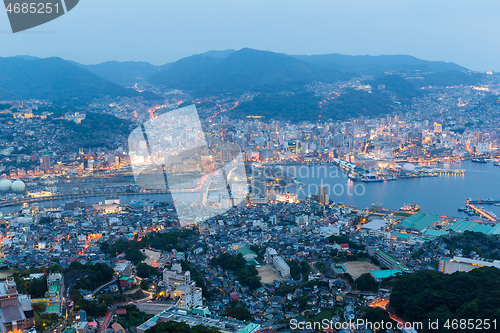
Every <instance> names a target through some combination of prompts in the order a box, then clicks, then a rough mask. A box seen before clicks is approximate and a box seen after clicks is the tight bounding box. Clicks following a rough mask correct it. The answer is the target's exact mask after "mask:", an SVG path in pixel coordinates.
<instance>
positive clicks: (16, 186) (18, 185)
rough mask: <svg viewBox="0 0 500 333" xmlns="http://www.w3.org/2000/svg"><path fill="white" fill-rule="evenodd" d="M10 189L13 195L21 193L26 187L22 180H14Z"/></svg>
mask: <svg viewBox="0 0 500 333" xmlns="http://www.w3.org/2000/svg"><path fill="white" fill-rule="evenodd" d="M10 189H11V191H12V192H14V193H23V192H24V191H25V190H26V185H25V184H24V182H23V181H22V180H16V181H15V182H13V183H12V185H11V186H10Z"/></svg>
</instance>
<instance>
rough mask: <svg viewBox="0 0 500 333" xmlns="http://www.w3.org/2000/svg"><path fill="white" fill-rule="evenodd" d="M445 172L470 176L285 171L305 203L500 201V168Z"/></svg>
mask: <svg viewBox="0 0 500 333" xmlns="http://www.w3.org/2000/svg"><path fill="white" fill-rule="evenodd" d="M439 167H442V168H444V169H463V170H466V172H465V174H464V175H442V176H437V177H423V178H413V179H399V180H395V181H385V182H378V183H363V182H352V181H350V180H349V179H347V176H346V175H345V174H343V173H342V172H340V171H339V170H338V168H337V167H335V166H323V165H322V166H317V165H316V166H305V165H302V166H299V165H297V166H283V168H285V169H286V170H287V171H288V172H289V173H290V174H292V175H295V176H296V177H298V178H299V179H300V180H301V181H302V182H303V183H304V184H305V185H306V186H305V187H303V188H302V189H298V188H289V189H287V191H289V192H291V193H297V192H298V193H299V198H300V199H304V198H305V197H306V196H307V195H308V194H317V193H318V186H319V185H321V184H328V185H329V186H330V191H329V192H330V199H331V200H333V201H335V202H337V203H339V202H342V203H345V204H348V205H354V206H358V207H360V208H365V207H369V206H370V205H371V204H372V203H375V202H377V201H378V202H380V203H382V204H383V206H384V207H385V208H389V209H399V208H400V207H402V206H403V205H404V204H410V203H412V202H413V201H415V202H416V203H417V204H418V205H419V206H420V207H421V210H420V211H421V212H422V213H428V214H437V215H447V216H455V217H466V216H468V215H466V214H464V213H461V212H458V211H457V209H458V208H460V207H464V206H465V204H464V203H465V200H467V199H469V198H470V199H473V200H478V199H483V200H484V199H488V198H490V197H491V198H493V199H495V200H500V168H499V167H495V166H493V164H491V163H486V164H480V163H472V162H470V161H465V162H463V163H461V164H453V165H440V166H439ZM105 198H106V196H96V197H88V198H80V200H84V201H85V202H86V204H87V205H91V204H97V203H99V202H104V200H105ZM120 199H121V200H120V202H121V203H130V202H132V201H134V200H136V201H138V200H142V201H145V200H148V199H149V200H155V201H157V202H171V197H170V196H169V195H167V194H144V195H122V196H120ZM71 200H72V199H70V200H68V199H61V200H47V201H42V202H39V203H38V205H39V207H41V208H49V207H59V206H61V205H63V204H64V203H66V202H67V201H71ZM484 207H485V208H486V209H487V210H490V211H492V212H494V213H495V214H496V215H497V216H499V217H500V207H499V206H493V205H485V206H484ZM19 209H20V206H12V207H4V208H1V209H0V211H1V212H2V213H4V214H6V213H11V212H15V211H18V210H19Z"/></svg>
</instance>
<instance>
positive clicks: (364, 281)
mask: <svg viewBox="0 0 500 333" xmlns="http://www.w3.org/2000/svg"><path fill="white" fill-rule="evenodd" d="M354 284H355V285H356V288H357V289H358V290H367V291H374V290H378V288H379V287H380V285H379V283H378V282H377V281H375V279H374V278H373V277H372V276H371V274H370V273H364V274H361V276H360V277H359V278H357V279H356V280H355V281H354Z"/></svg>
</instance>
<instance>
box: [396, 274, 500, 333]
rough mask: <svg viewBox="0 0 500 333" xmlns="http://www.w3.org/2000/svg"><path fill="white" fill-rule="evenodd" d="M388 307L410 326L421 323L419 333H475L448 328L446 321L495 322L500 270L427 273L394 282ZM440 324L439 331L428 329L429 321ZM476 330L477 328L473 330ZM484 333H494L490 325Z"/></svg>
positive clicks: (499, 297) (499, 289) (406, 276)
mask: <svg viewBox="0 0 500 333" xmlns="http://www.w3.org/2000/svg"><path fill="white" fill-rule="evenodd" d="M389 283H392V285H393V289H392V292H391V297H390V306H391V307H392V308H393V309H394V310H395V311H396V314H397V315H398V316H401V317H402V318H403V319H404V320H406V321H410V322H422V323H424V325H423V330H419V332H420V331H421V332H476V330H475V329H469V330H468V329H466V328H467V327H465V329H464V328H463V327H462V328H460V329H458V328H459V327H454V328H452V327H450V328H449V329H446V327H445V323H446V321H447V320H453V319H455V320H460V319H465V320H468V319H471V320H473V321H474V323H475V322H476V320H478V319H483V320H484V319H489V320H490V321H492V320H493V319H492V318H498V316H499V315H500V310H499V309H500V270H499V269H497V268H493V267H488V268H477V269H474V270H472V271H470V272H468V273H464V272H457V273H454V274H443V273H440V272H434V271H429V270H424V271H418V272H416V273H414V274H409V275H403V276H401V277H398V278H395V279H393V280H391V281H389ZM435 320H439V330H431V329H429V327H427V323H428V322H429V321H435ZM474 327H476V328H477V327H478V326H474ZM483 328H484V331H486V332H496V331H497V327H493V325H492V324H491V323H490V327H489V329H488V328H487V327H486V326H485V327H483Z"/></svg>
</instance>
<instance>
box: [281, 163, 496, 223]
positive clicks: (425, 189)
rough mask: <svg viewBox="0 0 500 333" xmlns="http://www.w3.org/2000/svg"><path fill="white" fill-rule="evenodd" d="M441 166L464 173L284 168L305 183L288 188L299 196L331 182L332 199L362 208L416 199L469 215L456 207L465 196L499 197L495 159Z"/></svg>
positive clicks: (433, 210)
mask: <svg viewBox="0 0 500 333" xmlns="http://www.w3.org/2000/svg"><path fill="white" fill-rule="evenodd" d="M439 167H440V168H443V169H463V170H465V174H463V175H442V176H437V177H422V178H412V179H399V180H395V181H385V182H376V183H364V182H352V181H350V180H349V179H347V177H346V175H345V174H343V173H341V172H340V171H338V172H337V167H335V166H284V167H283V168H285V169H286V170H288V172H290V173H292V174H294V173H295V174H296V175H297V177H298V178H300V180H301V181H302V182H303V183H304V184H305V185H306V186H305V187H304V188H302V190H299V189H297V188H291V189H288V190H287V191H289V192H292V193H297V192H298V193H299V198H300V199H303V198H305V197H306V196H307V195H308V194H317V193H318V192H317V186H318V185H320V184H328V185H329V186H330V189H329V192H330V199H331V200H333V201H335V202H337V203H339V202H342V203H345V204H348V205H354V206H358V207H360V208H365V207H368V206H370V205H371V204H372V203H375V202H377V201H378V202H379V203H382V204H383V206H384V207H385V208H389V209H399V208H400V207H402V206H403V205H404V204H410V203H412V202H413V201H415V202H416V203H417V204H418V205H419V206H420V207H421V210H420V211H421V212H422V213H428V214H437V215H447V216H456V217H465V216H468V215H466V214H464V213H460V212H458V211H457V209H458V208H460V207H464V206H465V200H467V199H469V198H470V199H473V200H478V199H483V200H485V199H488V198H493V199H495V200H500V168H499V167H496V166H494V165H493V164H492V163H486V164H480V163H472V162H471V161H465V162H462V163H461V164H452V165H450V164H448V165H446V164H445V165H439ZM300 168H302V169H300ZM325 173H326V175H327V177H325ZM301 175H302V176H303V177H301ZM336 175H337V177H335V176H336ZM330 176H333V177H330ZM308 189H309V190H308ZM308 192H310V193H308ZM484 207H485V208H486V209H487V210H490V211H492V212H494V213H495V214H496V215H497V216H500V207H498V206H493V205H485V206H484Z"/></svg>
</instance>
